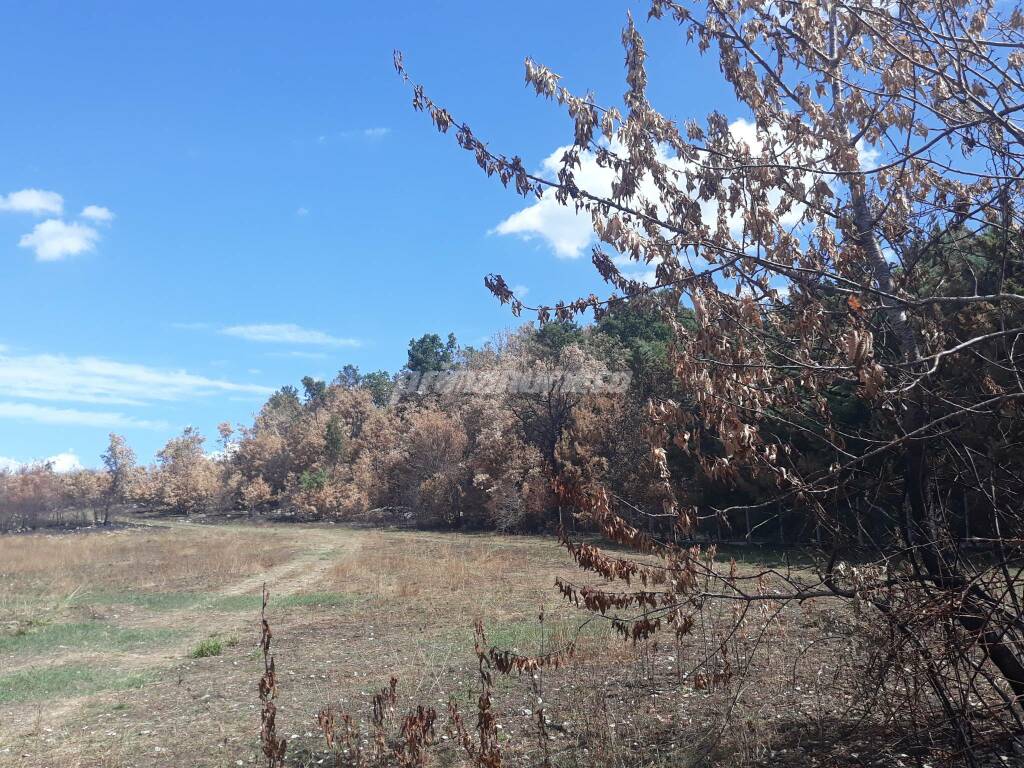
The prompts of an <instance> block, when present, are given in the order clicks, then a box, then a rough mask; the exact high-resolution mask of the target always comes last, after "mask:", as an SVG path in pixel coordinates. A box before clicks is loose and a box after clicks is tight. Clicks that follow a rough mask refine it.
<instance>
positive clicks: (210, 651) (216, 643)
mask: <svg viewBox="0 0 1024 768" xmlns="http://www.w3.org/2000/svg"><path fill="white" fill-rule="evenodd" d="M223 652H224V643H222V642H221V641H220V640H219V639H218V638H216V637H208V638H206V639H205V640H202V641H200V643H199V645H197V646H196V647H195V648H193V649H192V650H191V651H189V652H188V655H189V658H191V659H206V658H209V657H210V656H220V655H221V654H222V653H223Z"/></svg>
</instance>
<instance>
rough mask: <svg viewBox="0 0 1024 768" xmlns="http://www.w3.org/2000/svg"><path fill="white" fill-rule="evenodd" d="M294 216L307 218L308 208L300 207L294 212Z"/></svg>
mask: <svg viewBox="0 0 1024 768" xmlns="http://www.w3.org/2000/svg"><path fill="white" fill-rule="evenodd" d="M295 215H296V216H308V215H309V208H301V207H300V208H299V209H298V210H297V211H295Z"/></svg>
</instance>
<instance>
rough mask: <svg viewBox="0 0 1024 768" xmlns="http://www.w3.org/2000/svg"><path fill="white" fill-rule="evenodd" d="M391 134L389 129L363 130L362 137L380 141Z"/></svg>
mask: <svg viewBox="0 0 1024 768" xmlns="http://www.w3.org/2000/svg"><path fill="white" fill-rule="evenodd" d="M389 133H391V129H390V128H364V129H363V136H365V137H366V138H368V139H381V138H383V137H385V136H387V135H388V134H389Z"/></svg>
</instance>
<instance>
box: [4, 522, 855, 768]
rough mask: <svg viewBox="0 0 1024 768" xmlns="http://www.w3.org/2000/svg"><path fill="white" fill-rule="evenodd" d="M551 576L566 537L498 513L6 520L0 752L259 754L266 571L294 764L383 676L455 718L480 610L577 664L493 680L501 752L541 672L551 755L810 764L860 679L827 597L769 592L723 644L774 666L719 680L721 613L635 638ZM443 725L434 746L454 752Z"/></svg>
mask: <svg viewBox="0 0 1024 768" xmlns="http://www.w3.org/2000/svg"><path fill="white" fill-rule="evenodd" d="M741 567H749V566H741ZM559 574H561V575H571V576H573V577H574V578H578V575H577V574H576V573H575V572H574V570H573V567H572V564H571V562H570V561H569V559H568V556H567V555H566V554H565V552H564V551H563V550H561V549H560V548H559V547H558V545H557V543H556V542H555V541H554V540H553V539H546V538H527V537H502V536H498V535H491V534H485V535H466V534H443V533H425V532H412V531H408V532H407V531H379V530H366V529H354V528H348V527H340V526H320V527H313V526H295V525H260V526H253V525H244V524H238V525H200V524H191V523H182V522H166V521H160V522H155V523H153V524H149V525H139V526H135V527H129V528H120V529H116V530H113V531H99V532H89V533H75V534H63V535H42V534H37V535H18V536H7V537H0V765H4V766H6V765H12V766H13V765H18V766H62V767H63V766H163V765H167V766H171V765H175V766H185V765H188V766H230V765H255V764H258V763H259V744H258V739H257V733H258V700H257V697H256V690H255V688H256V681H257V680H258V678H259V676H260V674H261V672H262V661H261V658H260V656H259V654H258V652H257V650H256V641H257V634H258V626H257V617H258V611H259V604H260V591H261V588H262V584H263V583H264V582H266V584H267V585H268V587H269V589H270V592H271V602H270V608H269V611H268V615H269V618H270V622H271V625H272V627H273V632H274V652H275V655H276V657H277V668H278V676H279V682H280V690H279V698H278V701H277V703H278V707H279V716H278V728H279V733H281V734H282V735H284V736H286V737H287V738H288V739H289V742H290V743H289V764H295V765H304V764H310V765H318V764H329V761H326V762H324V763H321V762H319V761H321V760H323V759H324V752H323V750H324V743H323V739H322V738H321V736H320V734H319V733H318V732H317V728H316V713H317V712H318V711H319V709H320V708H321V707H323V706H325V705H327V704H330V705H331V706H332V707H334V708H335V709H336V710H338V711H348V712H351V713H352V714H353V716H355V717H357V718H368V716H369V709H370V701H371V696H372V694H373V693H374V692H375V691H377V690H379V689H380V688H381V687H382V686H384V685H386V684H387V682H388V680H389V678H390V677H391V676H392V675H394V676H395V677H397V678H398V694H399V702H398V705H397V709H398V710H401V711H404V709H405V708H406V707H407V706H413V705H414V704H424V705H427V706H432V707H435V708H436V709H437V710H438V712H439V713H440V715H439V723H441V722H443V721H444V719H445V716H446V714H445V710H446V704H447V702H448V700H449V698H450V697H453V696H454V697H455V698H456V699H457V700H458V701H459V702H460V703H461V706H462V707H463V710H464V714H465V715H466V720H467V722H469V723H472V721H474V719H475V714H476V713H475V705H474V702H475V697H476V695H477V693H478V682H477V681H478V677H477V673H476V657H475V656H474V654H473V630H472V622H473V620H474V619H475V618H477V617H479V618H481V619H483V621H484V624H485V626H486V628H487V632H488V639H489V641H490V642H492V643H494V644H496V645H500V646H503V647H508V648H516V649H519V650H521V651H523V652H527V653H535V652H537V651H538V650H540V649H541V648H542V647H543V648H546V649H550V648H553V647H557V646H558V645H559V644H560V643H563V642H564V641H565V640H566V639H567V638H568V637H570V636H576V635H577V633H578V635H579V644H580V648H581V653H580V654H579V655H578V657H577V658H575V659H574V660H572V662H571V663H570V664H568V665H567V666H565V667H563V668H561V669H559V670H549V671H547V672H545V673H544V675H543V677H542V679H540V680H538V681H531V680H529V679H528V677H527V678H517V677H512V678H501V679H499V680H498V682H497V688H496V692H495V706H496V708H497V711H498V714H499V723H500V724H501V725H500V728H501V730H500V734H501V740H502V745H503V748H504V749H505V751H506V754H507V756H508V757H509V762H514V763H516V764H519V765H533V764H540V762H542V759H543V751H544V750H543V749H542V746H541V742H540V737H539V735H538V733H537V729H536V724H535V722H534V721H533V720H532V719H531V713H532V711H533V708H534V706H535V700H536V694H535V692H534V686H535V685H539V686H540V687H541V688H542V695H543V698H544V700H545V710H546V714H547V716H548V718H549V720H550V723H549V727H548V728H547V748H548V751H549V753H550V755H551V760H552V762H553V763H554V764H556V765H690V764H701V763H702V762H704V761H705V759H706V758H707V757H708V756H711V757H714V758H715V759H721V760H724V761H727V762H731V761H732V760H733V759H735V760H736V761H740V760H745V761H748V762H750V763H761V764H765V765H771V764H775V763H776V762H777V761H778V760H781V759H783V758H785V759H786V760H787V762H790V763H793V764H798V763H804V762H806V764H808V765H810V764H814V759H812V758H811V757H810V755H811V754H812V753H814V752H815V750H820V748H821V745H822V744H824V743H826V742H828V741H829V740H834V739H835V738H836V736H837V734H838V732H839V731H838V730H837V729H839V728H840V726H839V722H840V717H841V715H842V714H843V713H845V712H846V711H847V709H848V708H849V697H850V696H851V695H852V694H851V693H848V692H846V693H844V692H843V691H842V690H841V688H840V687H838V686H837V685H836V682H835V677H836V675H837V674H838V672H837V670H836V669H835V664H834V663H833V661H831V660H830V659H834V658H836V652H837V647H836V645H835V643H830V642H821V641H817V642H814V643H810V642H805V641H804V640H803V639H802V637H803V634H804V633H805V630H806V629H807V627H808V626H809V623H814V622H818V621H826V620H828V615H829V614H828V611H827V610H822V611H821V612H820V616H819V615H818V614H817V613H816V612H815V611H813V610H811V611H805V612H803V613H801V614H799V615H788V614H786V613H782V614H777V613H776V614H773V613H772V609H771V608H770V604H768V603H766V604H765V606H764V607H763V608H759V609H758V610H759V611H761V613H760V614H759V615H758V617H755V618H756V621H753V622H751V626H752V630H751V632H750V633H749V635H746V636H743V637H734V638H732V639H731V641H730V646H729V647H730V651H729V654H731V655H732V656H731V662H725V664H726V666H730V665H731V668H733V669H737V668H738V667H739V666H742V665H748V666H751V667H752V668H754V667H756V669H757V675H756V676H755V677H754V678H752V679H753V680H757V681H759V682H758V683H756V684H755V683H751V684H729V685H722V686H710V687H706V686H701V685H699V684H697V683H695V681H694V680H693V679H691V678H689V677H688V676H687V670H688V668H689V666H690V664H691V663H692V661H694V660H695V659H697V658H700V657H701V656H702V655H706V654H710V655H711V656H714V655H715V653H716V649H717V648H718V646H719V644H720V638H717V637H715V636H714V632H715V630H714V627H715V618H716V617H714V616H711V617H709V619H710V620H709V621H708V622H707V623H706V625H702V626H701V627H700V628H699V631H698V632H696V633H695V634H694V635H693V636H691V637H689V638H687V639H686V640H685V641H684V643H677V641H676V640H675V638H674V637H672V636H663V637H659V638H658V640H657V642H654V641H652V642H650V643H646V644H641V645H640V646H637V647H633V646H632V645H630V644H625V643H623V642H622V641H621V640H619V639H618V638H617V637H615V636H614V634H613V633H612V632H611V631H610V629H609V627H608V623H607V622H603V621H591V622H590V623H589V624H586V625H585V626H584V627H583V629H582V630H578V629H577V628H578V626H579V625H580V624H581V623H583V621H584V620H585V619H586V615H585V614H582V613H581V612H579V611H578V610H576V609H572V608H570V607H568V606H565V605H563V604H562V603H561V601H560V598H559V595H558V594H557V593H556V591H555V590H554V589H553V588H552V583H553V581H554V578H555V576H556V575H559ZM542 608H543V610H544V612H545V620H544V624H543V630H542V629H541V625H540V623H539V621H538V615H539V613H540V612H541V609H542ZM721 610H723V611H730V610H732V609H730V608H729V607H728V606H726V607H725V608H722V609H721ZM816 617H817V618H816ZM718 618H720V619H721V624H722V626H726V625H731V624H732V620H733V619H734V618H735V617H734V616H732V615H722V616H720V617H718ZM818 634H820V633H818ZM837 637H838V638H839V639H838V640H837V641H836V643H839V644H842V643H845V642H848V641H847V640H845V639H843V638H842V637H840V636H838V635H837ZM839 650H840V651H841V650H842V649H839ZM736 679H737V680H738V679H739V677H738V676H737V678H736ZM765 681H770V685H771V687H772V688H771V690H765V689H764V687H763V685H764V684H765ZM826 691H827V693H823V692H826ZM727 715H728V717H726V716H727ZM861 727H863V724H861ZM442 731H443V729H442V728H439V729H438V733H439V740H440V743H439V745H438V748H437V754H436V755H435V756H434V757H433V759H435V760H436V761H437V762H438V764H442V765H443V764H459V763H460V762H461V761H462V759H463V756H462V755H461V754H460V753H458V752H457V750H456V749H455V747H454V746H453V744H452V742H451V741H448V742H447V743H445V739H443V738H441V735H440V734H441V733H442ZM805 757H806V760H805ZM850 764H852V765H862V764H864V763H863V762H862V761H853V762H851V763H850Z"/></svg>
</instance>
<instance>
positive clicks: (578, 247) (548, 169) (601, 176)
mask: <svg viewBox="0 0 1024 768" xmlns="http://www.w3.org/2000/svg"><path fill="white" fill-rule="evenodd" d="M729 130H730V132H731V133H732V134H733V136H734V137H736V138H737V139H740V140H742V141H744V142H746V143H747V145H748V146H750V148H751V150H752V152H753V153H754V154H755V155H756V154H757V153H758V151H759V150H760V147H761V142H760V141H759V140H758V138H757V128H756V126H755V125H754V123H752V122H750V121H748V120H745V119H743V118H740V119H737V120H734V121H733V122H732V123H730V124H729ZM568 149H570V147H568V146H564V147H559V148H558V149H556V150H555V151H554V152H552V153H551V154H550V155H549V156H548V157H546V158H545V159H544V161H543V162H542V163H541V167H540V170H539V171H538V175H540V176H543V177H545V178H556V177H557V175H558V171H559V170H560V169H561V167H562V163H561V160H562V156H563V155H564V154H565V152H566V151H567V150H568ZM610 149H611V150H612V151H613V152H615V153H616V154H622V152H623V148H622V146H621V145H620V144H619V143H618V142H617V141H612V143H611V145H610ZM657 151H658V160H659V161H660V162H662V163H664V164H666V165H667V166H669V167H670V168H674V169H675V170H677V171H683V170H685V168H686V163H685V162H684V161H682V160H680V159H678V158H676V157H674V156H669V155H668V153H667V152H666V151H665V148H664V147H659V148H658V150H657ZM579 161H580V164H579V167H577V168H575V169H574V177H575V181H576V185H577V186H578V187H579V188H580V189H582V190H585V191H587V192H589V193H591V194H593V195H597V196H600V197H608V196H610V195H611V190H612V182H613V181H614V180H615V173H614V171H612V170H610V169H608V168H602V167H600V166H599V165H598V164H597V157H596V156H595V155H594V153H593V152H582V153H580V156H579ZM638 194H639V196H640V197H643V198H645V199H647V200H651V201H655V202H656V201H657V200H658V199H659V194H658V190H657V188H656V186H655V185H654V182H653V180H652V179H651V178H650V177H647V178H644V179H643V180H641V182H640V184H639V192H638ZM779 200H781V194H775V195H769V201H770V202H771V203H772V204H777V203H778V202H779ZM634 202H635V200H634ZM700 207H701V216H702V218H703V220H704V223H705V224H708V225H709V226H711V227H714V226H715V223H716V220H717V215H716V211H717V208H716V204H715V203H714V202H702V203H701V204H700ZM802 214H803V207H802V206H794V207H793V209H792V210H790V211H789V212H787V213H785V214H783V215H782V216H781V217H780V223H781V224H782V225H783V226H792V225H794V224H796V223H797V222H798V221H799V219H800V217H801V215H802ZM728 225H729V229H730V230H731V231H732V233H733V235H734V236H736V237H739V235H740V234H741V232H742V229H743V222H742V219H741V218H740V217H739V216H738V215H735V214H734V215H732V216H730V217H729V218H728ZM490 234H499V235H517V236H519V237H520V238H522V239H524V240H532V239H533V238H537V237H539V238H541V239H542V240H544V241H545V242H546V243H547V244H548V246H550V247H551V249H552V250H553V251H554V253H555V255H556V256H557V257H559V258H562V259H575V258H579V257H580V256H581V255H582V254H583V252H584V250H585V249H586V248H587V247H588V246H589V245H590V244H591V243H593V242H594V241H595V237H594V230H593V223H592V219H591V216H590V213H589V212H587V211H582V212H579V213H577V211H576V209H575V208H574V207H573V205H572V204H571V203H570V204H569V205H567V206H566V205H561V204H560V203H559V202H558V201H557V200H555V196H554V193H553V192H552V191H549V192H548V193H547V194H546V195H545V196H544V197H542V198H541V199H539V200H537V201H536V202H534V203H532V204H531V205H529V206H527V207H526V208H523V209H522V210H520V211H517V212H516V213H513V214H512V215H511V216H509V217H508V218H506V219H505V220H503V221H502V222H500V223H499V224H498V225H497V226H496V227H495V228H494V229H492V230H491V232H490ZM634 266H635V265H634ZM644 266H645V269H644V270H643V272H637V273H635V274H634V275H627V276H629V277H633V279H641V280H642V281H644V282H650V279H651V278H652V277H653V270H652V269H650V268H647V267H646V265H644Z"/></svg>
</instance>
